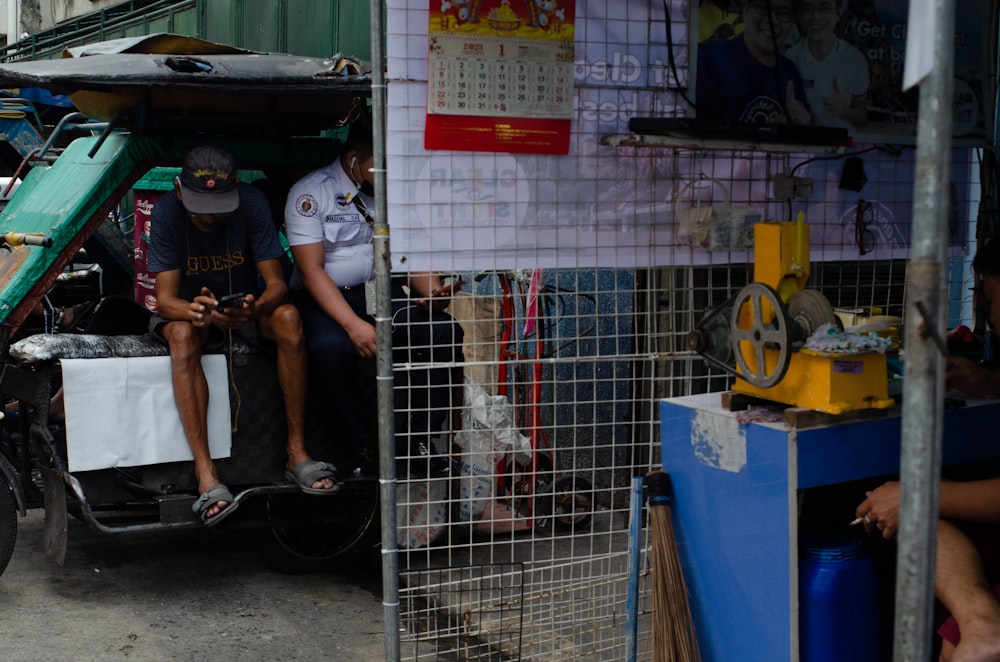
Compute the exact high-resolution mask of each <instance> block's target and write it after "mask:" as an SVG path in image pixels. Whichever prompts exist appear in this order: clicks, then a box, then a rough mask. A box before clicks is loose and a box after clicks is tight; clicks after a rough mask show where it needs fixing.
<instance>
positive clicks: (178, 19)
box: [0, 0, 371, 61]
mask: <svg viewBox="0 0 1000 662" xmlns="http://www.w3.org/2000/svg"><path fill="white" fill-rule="evenodd" d="M370 11H371V9H370V3H369V2H362V1H361V0H341V1H339V2H338V1H336V0H160V1H158V2H153V3H144V2H135V1H131V2H122V3H120V4H118V5H115V6H113V7H110V8H107V9H104V10H101V11H99V12H93V13H91V14H87V15H85V16H80V17H77V18H75V19H71V20H69V21H64V22H63V23H60V24H59V25H57V26H55V27H54V28H51V29H50V30H43V31H41V32H39V33H36V34H34V35H32V36H31V37H30V38H29V39H25V40H23V41H20V42H17V43H16V44H12V45H11V46H9V47H7V48H5V49H2V51H0V60H3V61H13V60H21V59H33V60H37V59H46V58H54V57H59V56H60V54H61V52H62V49H63V48H64V47H66V46H78V45H82V44H89V43H93V42H97V41H105V40H107V39H116V38H119V37H135V36H142V35H145V34H151V33H154V32H174V33H177V34H184V35H189V36H193V37H201V38H202V39H208V40H209V41H215V42H220V43H225V44H230V45H233V46H238V47H241V48H247V49H250V50H255V51H265V52H281V53H293V54H295V55H307V56H312V57H329V56H331V55H333V54H335V53H342V54H344V55H350V56H353V57H356V58H359V59H362V60H370V59H371V36H370V28H369V26H370V25H371V22H370V18H369V16H370V14H369V12H370Z"/></svg>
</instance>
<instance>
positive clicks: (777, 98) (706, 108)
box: [695, 35, 808, 124]
mask: <svg viewBox="0 0 1000 662" xmlns="http://www.w3.org/2000/svg"><path fill="white" fill-rule="evenodd" d="M776 57H777V60H776V62H777V65H776V67H772V66H769V65H766V64H762V63H761V62H760V61H759V60H758V59H757V58H755V57H754V56H753V55H752V54H751V53H750V49H748V48H747V46H746V43H745V42H744V40H743V35H739V36H737V37H733V38H732V39H721V40H713V41H708V42H705V43H702V44H699V45H698V65H697V66H698V78H697V81H696V85H695V93H696V96H695V105H696V106H697V108H696V112H697V116H698V117H699V118H701V119H714V120H720V121H727V122H741V123H747V124H776V123H785V122H786V121H787V119H786V116H785V109H784V105H785V91H786V89H787V87H788V83H789V81H791V83H792V85H793V86H794V89H795V98H796V99H798V100H799V101H800V102H802V104H803V105H805V106H807V107H808V103H807V101H806V94H805V87H804V86H803V84H802V77H801V76H800V75H799V72H798V70H797V69H796V68H795V64H794V63H792V61H791V60H789V59H788V58H787V57H785V56H784V55H777V56H776Z"/></svg>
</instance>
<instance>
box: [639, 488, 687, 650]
mask: <svg viewBox="0 0 1000 662" xmlns="http://www.w3.org/2000/svg"><path fill="white" fill-rule="evenodd" d="M645 487H646V498H647V499H648V500H649V536H650V539H651V546H652V569H651V574H652V580H653V586H652V630H653V662H700V660H701V654H700V653H699V651H698V638H697V636H696V635H695V631H694V620H693V619H692V617H691V607H690V605H689V604H688V592H687V585H686V584H685V583H684V574H683V572H681V561H680V557H679V556H678V554H677V542H676V540H675V539H674V527H673V523H672V521H671V513H670V503H671V501H672V498H673V495H672V491H673V490H672V488H671V485H670V476H669V475H668V474H667V473H666V472H664V471H654V472H652V473H650V474H648V475H647V476H646V485H645Z"/></svg>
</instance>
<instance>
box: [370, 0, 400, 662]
mask: <svg viewBox="0 0 1000 662" xmlns="http://www.w3.org/2000/svg"><path fill="white" fill-rule="evenodd" d="M383 17H384V8H383V4H382V2H381V0H380V1H379V2H373V3H371V38H372V50H371V61H372V149H373V159H374V169H375V230H374V238H373V240H372V243H373V250H374V253H375V290H376V295H375V334H376V338H377V341H378V350H377V353H376V358H375V363H376V377H375V379H376V384H377V388H378V421H379V424H378V459H379V499H380V502H381V519H382V609H383V619H384V621H385V625H384V630H385V659H386V662H398V660H399V659H400V634H399V625H400V615H399V548H398V547H397V545H396V445H395V441H394V440H395V437H396V429H395V424H394V422H393V421H394V411H393V397H392V385H393V380H392V290H391V281H392V273H391V272H392V264H391V261H390V257H389V205H388V199H387V197H386V188H387V187H386V181H385V179H386V178H385V174H386V172H385V151H386V149H385V146H386V127H385V124H386V123H385V117H386V86H385V70H386V55H385V30H384V24H383Z"/></svg>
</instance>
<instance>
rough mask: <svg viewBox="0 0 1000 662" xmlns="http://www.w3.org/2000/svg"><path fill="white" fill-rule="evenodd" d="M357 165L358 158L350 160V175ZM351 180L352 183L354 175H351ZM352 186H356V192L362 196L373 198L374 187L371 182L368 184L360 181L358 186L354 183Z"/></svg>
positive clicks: (365, 181)
mask: <svg viewBox="0 0 1000 662" xmlns="http://www.w3.org/2000/svg"><path fill="white" fill-rule="evenodd" d="M357 164H358V157H356V156H355V157H354V158H353V159H352V160H351V173H353V172H354V166H356V165H357ZM351 180H352V181H353V180H354V175H353V174H351ZM354 185H355V186H357V187H358V191H360V192H361V193H363V194H364V195H367V196H369V197H375V186H374V185H373V184H372V183H371V182H369V181H368V180H366V179H362V180H361V183H360V184H358V183H357V182H354Z"/></svg>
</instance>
